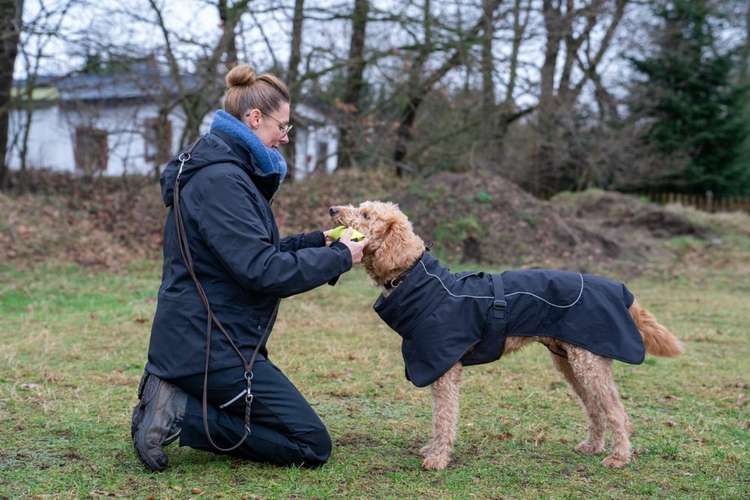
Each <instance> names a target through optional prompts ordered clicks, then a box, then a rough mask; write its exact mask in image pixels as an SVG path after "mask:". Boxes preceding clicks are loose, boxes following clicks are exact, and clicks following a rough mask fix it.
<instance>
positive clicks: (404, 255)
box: [328, 201, 424, 284]
mask: <svg viewBox="0 0 750 500" xmlns="http://www.w3.org/2000/svg"><path fill="white" fill-rule="evenodd" d="M328 213H329V214H330V216H331V218H332V219H333V221H334V222H335V223H336V224H343V225H344V226H347V227H351V228H353V229H356V230H357V231H359V232H361V233H362V234H364V235H365V236H366V237H367V240H368V243H367V246H366V247H365V248H364V256H363V259H362V262H363V264H364V266H365V269H366V270H367V272H368V274H369V275H370V276H371V277H372V278H373V279H374V280H375V282H377V283H378V284H383V283H385V282H386V281H388V280H390V279H393V278H395V277H397V276H398V275H399V274H401V273H402V272H403V271H405V270H407V269H409V267H411V266H412V265H413V264H414V262H416V260H417V259H419V257H420V256H421V255H422V252H424V242H423V241H422V239H421V238H420V237H419V236H417V235H416V234H414V230H413V229H412V226H411V222H409V219H408V218H407V217H406V215H404V213H403V212H402V211H401V210H399V208H398V205H396V204H395V203H390V202H382V201H365V202H362V203H361V204H360V205H359V207H353V206H352V205H343V206H334V207H331V208H329V209H328Z"/></svg>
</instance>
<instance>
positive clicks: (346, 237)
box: [324, 227, 368, 265]
mask: <svg viewBox="0 0 750 500" xmlns="http://www.w3.org/2000/svg"><path fill="white" fill-rule="evenodd" d="M324 234H325V233H324ZM351 237H352V228H350V227H349V228H347V229H346V231H344V234H342V235H341V238H340V239H339V241H340V242H341V243H343V244H344V245H346V248H348V249H349V252H351V254H352V265H354V264H359V263H360V262H362V253H363V252H364V249H365V247H366V246H367V241H368V240H367V238H365V239H363V240H360V241H352V240H351Z"/></svg>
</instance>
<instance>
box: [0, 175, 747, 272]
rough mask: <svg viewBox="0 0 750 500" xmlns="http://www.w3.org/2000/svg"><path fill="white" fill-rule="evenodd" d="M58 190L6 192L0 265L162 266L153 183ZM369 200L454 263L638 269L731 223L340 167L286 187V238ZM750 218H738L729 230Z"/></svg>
mask: <svg viewBox="0 0 750 500" xmlns="http://www.w3.org/2000/svg"><path fill="white" fill-rule="evenodd" d="M47 187H48V188H49V189H45V190H43V192H41V193H37V194H27V195H13V196H10V195H3V194H0V213H2V214H3V217H2V219H0V261H2V262H14V263H16V264H18V265H24V264H30V265H33V264H35V263H36V262H39V261H41V260H47V259H52V260H65V261H73V262H77V263H79V264H83V265H87V266H103V267H107V268H111V269H117V268H120V267H122V265H123V264H124V263H127V262H128V261H132V260H137V259H142V258H154V259H158V258H159V256H160V253H161V238H162V226H163V223H164V216H165V213H166V211H165V208H164V207H163V205H162V202H161V197H160V194H159V187H158V185H157V184H156V183H154V182H153V181H150V180H148V179H141V180H140V181H138V180H135V181H134V180H128V181H127V182H115V181H111V180H108V181H106V182H103V183H101V184H99V185H98V186H97V185H96V184H94V185H93V186H91V185H89V186H86V185H84V184H82V182H81V180H80V179H77V178H69V179H67V180H64V179H58V180H56V181H55V182H52V183H48V184H47ZM368 199H370V200H376V199H377V200H384V201H395V202H397V203H399V204H400V206H401V208H402V209H403V210H404V212H406V214H407V215H408V216H409V218H410V219H411V221H412V223H413V224H414V227H415V230H416V231H417V233H418V234H419V235H420V236H422V238H423V239H424V240H425V241H426V242H428V243H429V244H431V247H432V249H433V251H434V252H435V253H436V254H437V255H438V256H441V257H445V258H447V259H449V260H452V261H456V260H464V261H469V262H475V263H485V264H491V265H512V266H554V267H563V268H568V269H579V270H595V269H597V268H606V267H611V266H612V265H613V263H616V264H617V266H616V267H621V266H620V264H623V263H625V264H624V265H630V266H632V267H636V266H637V265H638V263H639V262H642V261H643V260H644V259H646V258H651V257H654V256H655V255H657V254H659V253H660V252H661V253H664V254H665V255H666V254H668V252H669V251H668V250H667V249H666V246H665V245H664V244H663V242H664V239H665V238H672V237H674V236H678V235H691V236H694V237H698V238H703V237H706V236H710V232H709V231H708V230H707V229H706V228H707V227H709V226H717V227H721V224H715V223H714V219H716V220H719V218H720V217H723V216H719V215H710V214H703V213H700V214H698V213H697V212H696V213H692V212H689V211H685V210H682V211H680V210H675V209H670V208H664V207H661V206H659V205H654V204H651V203H646V202H643V201H642V200H640V199H638V198H637V197H632V196H625V195H622V194H618V193H609V192H602V191H587V192H584V193H578V194H567V195H560V196H557V197H555V198H554V199H552V200H551V201H549V202H546V201H541V200H538V199H537V198H534V197H533V196H531V195H529V194H528V193H526V192H525V191H523V190H522V189H520V188H519V187H518V186H517V185H515V184H513V183H512V182H510V181H507V180H505V179H503V178H501V177H498V176H496V175H492V174H489V173H482V172H471V173H463V174H457V173H441V174H437V175H435V176H433V177H430V178H428V179H416V180H415V179H412V180H404V179H398V178H396V177H394V176H393V174H392V172H391V171H388V170H386V171H383V170H370V171H360V170H350V171H341V172H337V173H335V174H334V175H330V176H328V175H322V176H315V177H312V178H310V179H308V180H306V181H304V182H298V183H294V184H291V183H290V184H287V185H285V186H284V187H283V188H282V190H281V192H280V193H279V196H278V197H277V198H276V199H275V200H274V204H273V209H274V212H275V213H276V215H277V219H278V221H279V225H280V229H281V232H282V234H292V233H295V232H300V231H310V230H313V229H316V228H328V227H331V222H330V219H329V217H328V213H327V209H328V207H329V206H330V205H335V204H346V203H352V204H358V203H359V202H361V201H363V200H368ZM691 214H692V215H691ZM722 220H723V219H722ZM745 220H746V218H745V219H742V220H741V221H739V222H737V217H733V218H731V219H727V221H728V222H727V224H725V225H724V227H726V228H728V229H727V230H731V227H733V226H732V225H731V224H735V225H737V224H740V225H742V224H744V221H745ZM730 223H731V224H730Z"/></svg>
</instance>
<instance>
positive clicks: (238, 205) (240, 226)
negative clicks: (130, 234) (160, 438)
mask: <svg viewBox="0 0 750 500" xmlns="http://www.w3.org/2000/svg"><path fill="white" fill-rule="evenodd" d="M178 167H179V161H177V160H176V159H175V160H172V161H171V162H170V163H169V164H168V165H167V167H166V168H165V170H164V173H163V174H162V176H161V188H162V197H163V199H164V203H165V205H166V206H167V207H169V208H170V210H169V213H168V215H167V220H166V223H165V226H164V266H163V271H162V284H161V287H160V288H159V296H158V304H157V308H156V314H155V317H154V322H153V326H152V330H151V340H150V343H149V351H148V364H147V365H146V369H147V370H148V371H149V372H150V373H153V374H155V375H157V376H159V377H162V378H167V379H169V378H176V377H183V376H188V375H195V374H197V373H202V372H203V367H204V356H205V348H206V339H205V335H206V334H205V332H206V318H207V316H206V311H205V308H204V306H203V303H202V302H201V301H200V299H199V297H198V293H197V290H196V288H195V284H194V283H193V281H192V279H191V277H190V275H189V274H188V271H187V268H186V267H185V265H184V264H183V261H182V256H181V254H180V250H179V247H178V241H177V233H176V231H175V219H174V213H173V211H174V209H173V207H172V196H173V192H174V182H175V177H176V176H177V171H178ZM180 185H181V192H180V195H181V203H180V205H181V211H182V218H183V221H184V224H185V231H186V233H187V237H188V240H189V245H190V251H191V253H192V257H193V265H194V268H195V272H196V275H197V277H198V279H199V280H200V282H201V284H202V285H203V288H204V289H205V291H206V294H207V295H208V299H209V301H210V303H211V308H212V310H213V312H214V314H215V315H216V317H217V318H218V319H219V321H221V322H222V324H223V325H224V327H225V328H226V330H227V331H228V332H229V334H230V335H231V336H232V339H233V340H234V342H235V344H236V345H237V346H238V347H239V348H240V350H241V351H242V353H243V355H244V356H245V358H246V359H250V357H251V355H252V351H253V349H254V348H255V347H256V346H257V345H258V342H259V341H260V339H261V337H262V335H263V332H264V331H265V329H266V327H269V328H272V327H273V325H272V324H270V325H269V323H270V322H272V321H273V320H274V318H272V316H273V311H274V309H275V307H276V304H277V301H278V300H279V299H281V298H282V297H288V296H290V295H295V294H298V293H302V292H305V291H307V290H311V289H313V288H315V287H317V286H319V285H321V284H324V283H326V282H328V281H331V280H332V279H335V278H336V277H338V276H339V275H341V274H342V273H344V272H346V271H348V270H349V269H350V268H351V266H352V261H351V254H350V252H349V250H348V249H347V248H346V246H344V245H343V244H341V243H334V244H333V245H331V246H330V247H326V246H325V239H324V236H323V233H322V232H320V231H316V232H312V233H308V234H300V235H297V236H292V237H288V238H284V239H281V238H280V237H279V232H278V228H277V226H276V222H275V220H274V216H273V213H272V212H271V206H270V199H271V197H272V195H273V193H274V192H275V191H276V189H277V188H278V185H279V176H278V174H263V173H261V171H260V169H259V168H258V167H257V166H256V164H255V161H254V160H253V157H252V155H251V154H250V151H249V150H248V149H246V148H245V147H244V146H243V145H242V144H240V143H239V142H238V141H236V140H234V139H233V138H232V137H231V136H229V135H226V134H223V133H222V132H218V131H212V132H211V133H210V134H208V135H206V136H204V137H203V138H202V139H201V140H200V142H198V144H197V145H196V146H195V147H194V149H193V150H192V151H191V159H190V160H189V161H188V162H187V163H186V164H185V166H184V169H183V172H182V175H181V177H180ZM211 338H212V342H211V358H210V363H209V369H210V370H217V369H221V368H227V367H231V366H241V365H242V361H241V360H240V358H239V356H237V353H236V352H235V351H234V350H233V349H232V348H231V345H230V344H229V342H228V341H227V340H226V339H225V338H224V336H223V335H222V333H221V332H220V331H219V330H218V328H216V327H215V326H214V328H213V333H212V337H211ZM261 354H262V355H263V356H266V355H267V352H266V349H265V346H263V347H262V348H261Z"/></svg>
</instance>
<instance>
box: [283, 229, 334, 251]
mask: <svg viewBox="0 0 750 500" xmlns="http://www.w3.org/2000/svg"><path fill="white" fill-rule="evenodd" d="M324 246H326V237H325V235H324V234H323V231H313V232H311V233H300V234H295V235H293V236H287V237H286V238H282V239H281V251H282V252H294V251H296V250H302V249H303V248H317V247H324Z"/></svg>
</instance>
